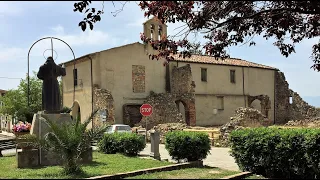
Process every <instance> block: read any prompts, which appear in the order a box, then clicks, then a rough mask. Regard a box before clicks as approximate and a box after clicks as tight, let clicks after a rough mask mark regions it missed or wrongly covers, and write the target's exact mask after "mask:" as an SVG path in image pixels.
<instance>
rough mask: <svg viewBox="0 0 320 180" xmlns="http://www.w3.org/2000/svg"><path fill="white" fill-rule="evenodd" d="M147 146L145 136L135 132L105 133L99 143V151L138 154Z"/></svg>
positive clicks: (128, 154) (129, 154)
mask: <svg viewBox="0 0 320 180" xmlns="http://www.w3.org/2000/svg"><path fill="white" fill-rule="evenodd" d="M145 147H146V143H145V141H144V138H143V136H141V135H138V134H134V133H113V134H105V135H104V136H103V139H102V140H101V141H100V142H99V143H98V148H99V151H101V152H103V153H106V154H113V153H122V154H125V155H127V156H136V155H137V154H138V153H139V152H140V151H142V150H143V149H144V148H145Z"/></svg>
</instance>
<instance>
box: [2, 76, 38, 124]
mask: <svg viewBox="0 0 320 180" xmlns="http://www.w3.org/2000/svg"><path fill="white" fill-rule="evenodd" d="M27 95H28V79H27V77H26V78H25V79H21V81H20V84H19V86H18V88H17V89H11V90H9V91H7V93H6V94H5V95H4V96H3V97H0V101H2V102H3V103H4V105H3V106H2V107H1V108H0V113H2V114H9V115H12V117H14V118H16V119H17V120H21V121H28V122H31V121H32V118H33V114H35V113H37V112H38V111H41V109H42V81H41V80H40V79H38V78H37V76H36V72H33V76H30V96H29V98H30V107H28V102H27V101H28V99H27V98H28V96H27Z"/></svg>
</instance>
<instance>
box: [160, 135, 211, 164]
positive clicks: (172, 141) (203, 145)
mask: <svg viewBox="0 0 320 180" xmlns="http://www.w3.org/2000/svg"><path fill="white" fill-rule="evenodd" d="M165 139H166V142H165V148H166V149H167V150H168V152H169V154H170V156H171V157H172V158H173V159H175V160H181V159H187V160H188V161H196V160H202V159H205V158H206V157H207V155H208V153H209V152H210V149H211V146H210V139H209V136H208V134H206V133H200V132H188V131H172V132H168V133H167V134H166V136H165Z"/></svg>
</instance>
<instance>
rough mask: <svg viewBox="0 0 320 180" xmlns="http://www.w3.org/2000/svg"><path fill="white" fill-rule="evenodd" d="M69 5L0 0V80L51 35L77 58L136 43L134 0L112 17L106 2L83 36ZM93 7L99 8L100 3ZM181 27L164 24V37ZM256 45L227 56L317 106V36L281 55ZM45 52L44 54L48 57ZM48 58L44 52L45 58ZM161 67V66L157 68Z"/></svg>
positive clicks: (62, 56)
mask: <svg viewBox="0 0 320 180" xmlns="http://www.w3.org/2000/svg"><path fill="white" fill-rule="evenodd" d="M73 4H74V2H73V1H57V2H54V1H50V2H46V1H39V2H36V1H33V2H27V1H24V2H18V1H12V2H9V1H0V27H1V28H0V77H10V78H23V77H25V75H26V73H27V54H28V50H29V48H30V47H31V45H32V44H33V43H34V42H35V41H36V40H38V39H40V38H42V37H47V36H55V37H58V38H61V39H63V40H65V41H66V42H67V43H68V44H70V45H71V47H72V48H73V50H74V52H75V55H76V57H80V56H82V55H85V54H88V53H92V52H96V51H101V50H104V49H108V48H112V47H114V46H121V45H124V44H127V43H133V42H137V41H140V38H139V36H140V32H142V30H143V27H142V23H143V22H144V21H145V20H146V18H144V16H143V12H142V11H141V10H140V8H139V7H138V5H137V3H136V2H130V3H128V4H126V6H125V7H124V11H122V12H121V13H119V14H118V15H117V16H116V17H113V16H112V14H111V12H113V11H115V10H117V9H119V8H120V7H121V4H120V2H116V3H115V5H116V7H113V4H112V3H111V2H108V1H106V2H105V13H104V14H103V16H102V21H101V22H99V23H97V24H96V26H95V28H94V30H93V31H86V32H82V30H81V29H80V28H79V27H78V23H79V22H80V21H81V20H82V19H83V17H84V15H83V14H81V13H78V12H77V13H75V12H73ZM93 5H94V6H95V7H97V8H99V7H101V2H98V1H95V2H93ZM179 26H180V24H168V35H173V34H175V33H177V32H178V31H179V30H174V29H175V28H177V27H179ZM255 40H256V43H257V45H256V46H255V47H248V46H247V45H243V46H241V47H239V46H238V47H231V48H229V53H230V55H231V57H235V58H241V59H245V60H248V61H252V62H256V63H261V64H265V65H269V66H273V67H276V68H278V69H280V70H281V71H282V72H284V73H285V76H286V78H287V81H288V82H289V84H290V88H291V89H293V90H294V91H296V92H298V93H299V94H300V95H301V96H302V97H303V98H304V99H305V100H306V101H307V102H308V103H310V104H311V105H315V106H319V107H320V83H319V81H318V80H319V78H320V73H318V72H315V71H313V70H312V69H310V66H311V65H312V61H311V60H310V59H309V56H310V55H311V47H312V45H313V44H314V43H315V42H318V41H319V38H314V39H310V40H305V41H303V42H302V43H300V44H299V45H297V46H296V53H295V54H292V55H290V56H289V57H288V58H285V57H283V56H282V55H281V54H280V52H279V50H278V49H277V48H276V47H274V46H273V45H272V41H264V40H262V38H259V37H257V38H256V39H255ZM54 46H55V48H56V50H57V52H58V58H57V60H56V63H60V62H64V61H67V60H70V59H72V58H73V56H72V53H71V51H70V50H69V49H68V47H67V46H65V45H64V44H63V43H60V42H57V41H54ZM49 48H50V41H42V42H41V43H38V44H36V45H35V46H34V48H33V49H32V51H31V54H30V69H31V71H37V70H38V67H39V66H40V65H41V64H43V63H44V61H45V59H44V57H43V52H44V51H45V50H46V49H49ZM48 52H49V51H47V53H48ZM45 55H47V54H45ZM159 68H161V67H159ZM18 84H19V79H6V78H0V89H12V88H16V87H17V85H18Z"/></svg>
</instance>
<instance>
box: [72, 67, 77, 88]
mask: <svg viewBox="0 0 320 180" xmlns="http://www.w3.org/2000/svg"><path fill="white" fill-rule="evenodd" d="M73 84H74V86H78V70H77V69H74V70H73Z"/></svg>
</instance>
